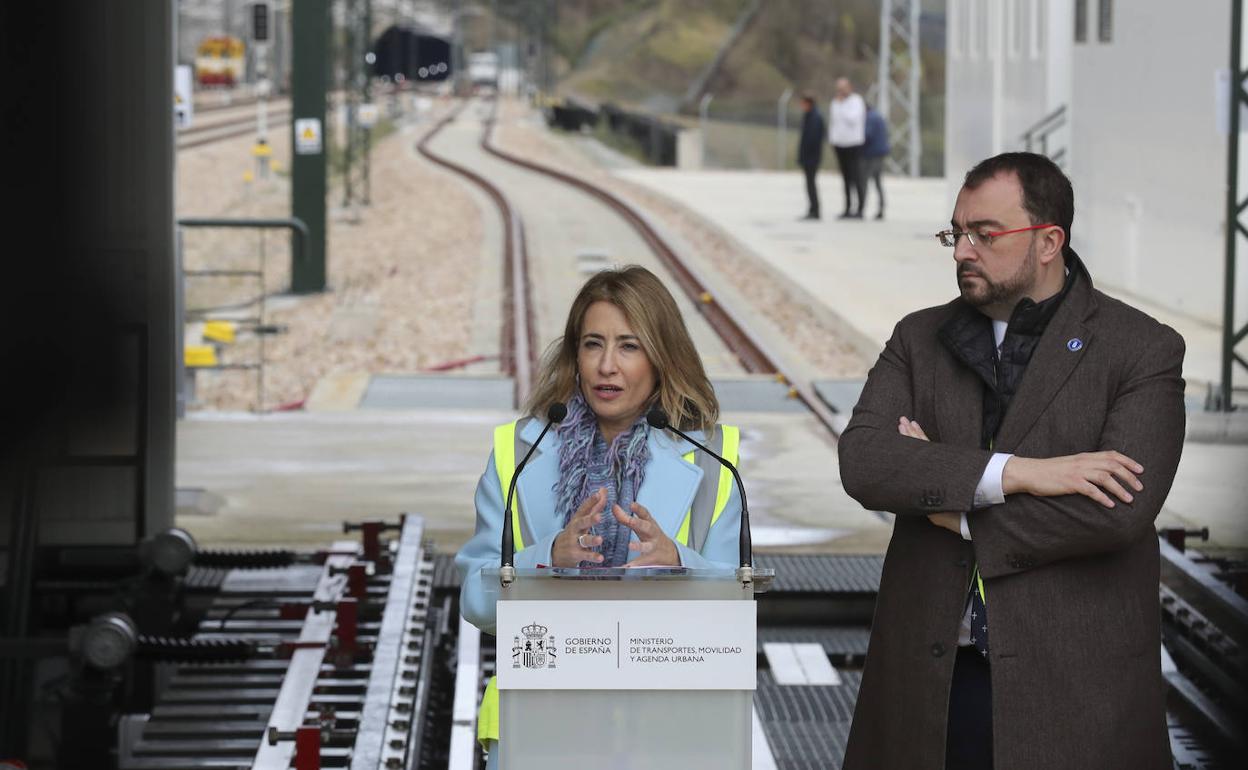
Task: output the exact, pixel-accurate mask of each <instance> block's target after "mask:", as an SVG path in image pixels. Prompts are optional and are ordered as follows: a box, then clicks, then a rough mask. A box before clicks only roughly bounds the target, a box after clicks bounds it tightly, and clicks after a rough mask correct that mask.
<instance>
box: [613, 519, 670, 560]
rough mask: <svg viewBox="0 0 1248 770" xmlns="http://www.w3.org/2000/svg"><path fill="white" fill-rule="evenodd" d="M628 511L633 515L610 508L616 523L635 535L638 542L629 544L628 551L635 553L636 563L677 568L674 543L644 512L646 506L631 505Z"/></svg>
mask: <svg viewBox="0 0 1248 770" xmlns="http://www.w3.org/2000/svg"><path fill="white" fill-rule="evenodd" d="M629 509H630V510H632V512H633V513H634V514H635V515H633V516H629V515H628V514H627V513H625V512H624V509H623V508H621V507H620V506H618V505H613V506H611V513H613V514H614V515H615V520H616V521H618V522H620V523H621V524H623V525H624V526H626V527H628V528H629V529H631V530H632V531H633V532H634V533H636V535H637V541H638V542H635V543H629V544H628V550H630V551H637V553H638V559H637V563H638V564H645V565H647V566H669V567H679V566H680V552H679V551H677V550H676V543H674V542H672V539H671V538H670V537H668V536H667V533H666V532H664V531H663V528H662V527H660V526H659V524H658V522H656V521H655V520H654V517H653V516H651V515H650V511H647V510H646V506H644V505H642V504H641V503H633V504H632V505H630V506H629Z"/></svg>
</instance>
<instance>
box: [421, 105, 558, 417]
mask: <svg viewBox="0 0 1248 770" xmlns="http://www.w3.org/2000/svg"><path fill="white" fill-rule="evenodd" d="M466 106H467V102H461V103H460V106H458V107H456V108H455V110H453V111H452V112H451V113H450V114H448V115H447V116H446V117H444V118H442V119H441V120H440V121H438V122H437V124H435V125H434V127H433V128H432V129H431V130H430V131H429V132H428V133H426V134H425V136H424V137H423V138H422V139H421V140H420V141H419V142H418V143H417V144H416V149H417V150H419V151H420V153H421V154H422V155H424V156H425V157H426V158H428V159H429V160H430V161H432V162H434V163H436V164H438V165H439V166H442V167H443V168H446V169H448V170H450V171H453V172H454V173H456V174H459V175H460V176H462V177H464V178H466V179H468V180H469V181H471V182H472V183H473V184H475V185H476V186H477V187H479V188H481V190H482V191H484V192H485V194H486V195H488V196H489V197H490V199H491V200H493V201H494V205H496V206H497V207H498V210H499V213H500V214H501V215H502V218H503V324H502V332H501V333H502V337H501V339H500V341H499V358H500V359H501V361H502V363H503V370H504V371H506V372H507V373H508V374H509V375H511V376H512V377H513V378H514V380H515V385H516V390H515V399H516V407H517V408H519V407H521V406H522V405H523V404H524V403H525V401H527V400H528V397H529V393H530V392H531V391H532V388H533V377H534V374H535V373H536V372H537V357H538V348H537V341H536V339H535V334H536V324H534V323H533V302H532V293H531V291H530V288H529V281H528V275H529V268H528V261H529V260H528V246H527V243H526V240H525V236H524V223H523V221H522V220H521V219H520V215H519V214H518V213H517V212H516V210H515V208H514V207H513V206H512V205H511V203H510V202H509V201H508V200H507V196H505V195H504V194H503V191H502V190H500V189H499V188H498V187H497V186H496V185H494V183H492V182H490V181H489V180H488V179H486V178H485V177H483V176H482V175H480V174H478V173H477V172H475V171H473V170H472V169H470V168H467V167H465V166H461V165H460V164H458V163H455V162H454V161H451V160H448V159H447V158H444V157H442V156H440V155H438V154H437V153H435V152H433V151H432V150H430V149H429V142H430V141H432V139H433V138H434V137H435V136H436V135H437V134H438V132H439V131H441V130H442V129H443V128H445V127H446V126H447V125H448V124H450V123H451V122H453V121H454V120H455V118H457V117H459V114H460V113H461V112H463V110H464V108H465V107H466Z"/></svg>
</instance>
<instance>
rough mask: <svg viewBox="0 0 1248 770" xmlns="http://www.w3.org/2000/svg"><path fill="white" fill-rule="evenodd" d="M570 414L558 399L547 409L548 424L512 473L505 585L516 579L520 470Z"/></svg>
mask: <svg viewBox="0 0 1248 770" xmlns="http://www.w3.org/2000/svg"><path fill="white" fill-rule="evenodd" d="M567 416H568V407H567V406H565V405H564V404H561V403H559V402H558V401H556V402H555V403H553V404H551V405H550V407H549V408H548V409H547V410H546V426H545V427H544V428H542V432H541V433H539V434H538V436H537V441H534V442H533V446H531V447H529V451H528V452H527V453H526V454H525V455H524V459H523V460H521V461H520V464H519V465H517V466H516V470H515V472H514V473H512V474H511V483H510V484H508V485H507V505H506V507H505V508H504V509H503V546H502V551H503V561H502V565H501V566H500V567H499V570H498V579H499V581H500V582H501V583H502V584H503V586H504V587H506V586H509V585H511V582H512V581H513V580H515V579H516V568H515V565H514V561H515V558H516V543H515V537H514V536H513V535H512V533H511V517H512V513H511V497H512V495H514V494H515V493H516V482H517V481H519V480H520V472H521V471H523V470H524V466H525V465H527V464H528V462H529V458H530V457H532V456H533V452H534V451H536V450H537V445H538V444H540V443H542V439H544V438H546V432H547V431H549V430H550V427H551V426H552V425H555V424H556V423H560V422H563V418H565V417H567Z"/></svg>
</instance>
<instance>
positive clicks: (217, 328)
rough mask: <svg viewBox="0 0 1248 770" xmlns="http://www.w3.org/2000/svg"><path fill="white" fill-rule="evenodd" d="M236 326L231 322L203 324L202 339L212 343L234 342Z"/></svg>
mask: <svg viewBox="0 0 1248 770" xmlns="http://www.w3.org/2000/svg"><path fill="white" fill-rule="evenodd" d="M236 329H237V326H236V324H235V323H234V322H233V321H208V322H206V323H205V324H204V334H203V336H204V339H206V340H212V341H213V342H224V343H230V342H233V341H234V336H235V332H236Z"/></svg>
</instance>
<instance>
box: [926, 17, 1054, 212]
mask: <svg viewBox="0 0 1248 770" xmlns="http://www.w3.org/2000/svg"><path fill="white" fill-rule="evenodd" d="M948 2H949V4H948V7H947V17H946V19H947V22H946V49H947V51H948V63H947V69H946V83H947V85H946V88H947V99H946V110H945V175H946V177H947V178H948V180H949V200H950V202H952V200H953V198H954V197H956V195H957V191H958V188H959V187H960V186H961V180H962V177H963V176H964V175H965V174H966V172H967V171H968V170H969V169H970V168H971V167H972V166H974V165H975V164H976V163H977V162H979V161H981V160H983V159H984V158H987V157H989V156H992V155H995V154H997V153H1000V152H1005V151H1008V150H1016V149H1021V148H1022V146H1023V140H1022V136H1023V134H1024V133H1025V132H1026V131H1027V130H1028V129H1029V128H1031V127H1032V126H1034V125H1035V124H1036V123H1037V122H1038V121H1040V120H1041V119H1042V118H1044V117H1045V116H1046V115H1048V114H1049V113H1050V112H1052V111H1053V110H1055V109H1057V108H1058V107H1059V106H1061V105H1063V104H1066V103H1067V102H1068V101H1069V96H1070V65H1069V62H1070V34H1069V30H1070V26H1069V19H1070V18H1071V13H1070V7H1071V2H1072V0H948ZM1063 24H1065V25H1066V26H1065V27H1064V29H1065V31H1066V34H1054V32H1055V30H1056V29H1058V28H1059V27H1061V25H1063Z"/></svg>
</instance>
